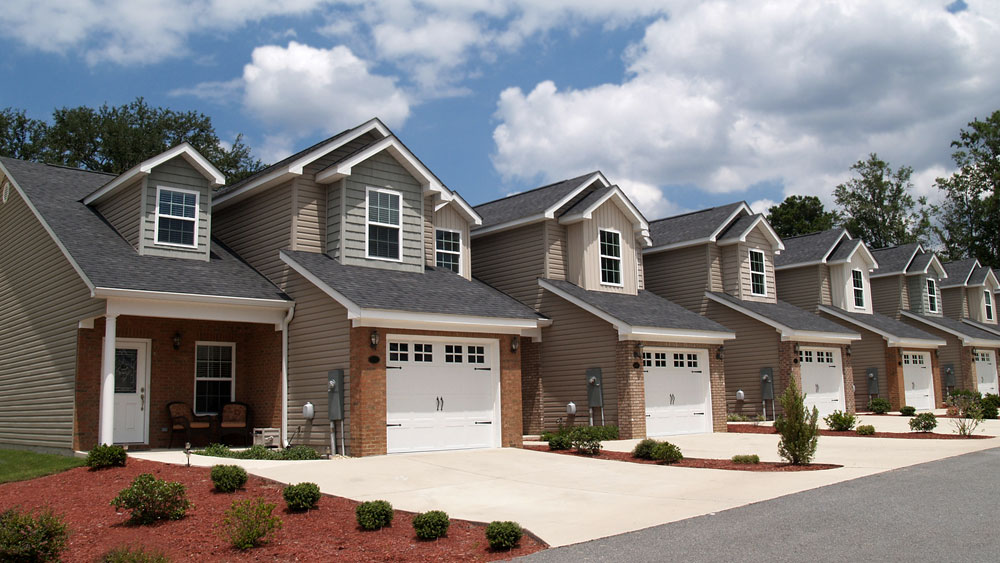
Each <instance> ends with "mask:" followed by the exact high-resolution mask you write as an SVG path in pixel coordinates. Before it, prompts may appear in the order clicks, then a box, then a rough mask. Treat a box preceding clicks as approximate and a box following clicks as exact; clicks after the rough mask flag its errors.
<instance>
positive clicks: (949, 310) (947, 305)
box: [941, 287, 969, 319]
mask: <svg viewBox="0 0 1000 563" xmlns="http://www.w3.org/2000/svg"><path fill="white" fill-rule="evenodd" d="M941 297H942V299H943V301H944V303H943V305H944V314H945V316H946V317H951V318H953V319H961V318H963V317H968V316H969V304H968V302H967V301H966V299H965V288H964V287H950V288H948V289H942V290H941Z"/></svg>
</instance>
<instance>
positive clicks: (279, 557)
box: [0, 458, 546, 562]
mask: <svg viewBox="0 0 1000 563" xmlns="http://www.w3.org/2000/svg"><path fill="white" fill-rule="evenodd" d="M140 473H152V474H153V475H155V476H156V477H157V478H159V479H167V480H169V481H180V482H181V483H184V485H186V486H187V495H188V499H189V500H191V502H193V503H194V507H193V508H191V509H189V510H188V513H187V516H186V517H184V518H183V519H181V520H176V521H170V522H159V523H157V524H153V525H150V526H129V525H126V524H125V521H126V520H127V519H128V516H127V514H117V513H116V512H115V509H114V508H113V507H112V506H110V505H109V504H108V503H109V502H110V501H111V499H112V498H114V497H115V496H116V495H117V494H118V492H119V491H121V490H122V489H124V488H125V487H127V486H128V485H129V484H130V483H131V482H132V480H133V479H134V478H135V477H136V476H137V475H139V474H140ZM282 488H283V486H282V485H281V484H279V483H275V482H273V481H269V480H266V479H262V478H259V477H254V476H250V479H249V480H248V481H247V484H246V486H245V487H244V489H242V490H240V491H237V492H236V493H232V494H222V493H215V492H213V486H212V480H211V479H210V478H209V469H208V468H206V467H184V466H179V465H167V464H162V463H156V462H152V461H145V460H140V459H133V458H129V460H128V466H127V467H121V468H114V469H105V470H102V471H89V470H87V468H86V467H80V468H77V469H71V470H69V471H66V472H63V473H58V474H56V475H50V476H48V477H40V478H38V479H32V480H30V481H21V482H17V483H6V484H3V485H0V510H3V509H7V508H9V507H12V506H21V507H22V508H26V509H32V508H43V507H52V509H53V510H54V511H55V512H56V513H57V514H60V515H62V516H63V517H64V518H65V520H66V522H67V523H68V524H69V529H70V536H69V547H68V549H67V550H66V551H65V552H64V553H63V560H64V561H86V562H92V561H95V560H96V559H97V558H98V557H100V556H101V555H103V554H104V553H105V552H107V551H108V550H110V549H112V548H114V547H118V546H121V545H134V546H143V547H146V548H147V549H157V550H160V551H163V552H165V553H166V554H167V555H168V556H169V557H170V558H171V559H172V560H174V561H396V562H410V561H413V562H416V561H494V560H500V559H504V560H505V559H512V558H514V557H519V556H522V555H528V554H530V553H534V552H536V551H540V550H542V549H545V548H546V545H545V544H544V543H543V542H541V541H540V540H538V539H536V538H534V537H533V536H531V535H530V534H525V536H524V537H523V538H522V539H521V545H520V547H518V548H517V549H514V550H512V551H504V552H491V551H490V549H489V546H488V545H487V543H486V537H485V534H484V529H485V527H486V526H485V524H479V523H475V522H468V521H465V520H452V521H451V527H450V528H448V536H447V537H446V538H441V539H439V540H436V541H421V540H418V539H417V538H416V536H415V535H414V533H413V525H412V521H413V516H414V514H412V513H409V512H403V511H398V510H397V511H396V515H395V518H394V519H393V521H392V526H391V527H389V528H385V529H382V530H379V531H374V532H366V531H362V530H361V529H359V528H358V526H357V521H356V520H355V517H354V508H355V507H356V506H357V505H358V503H357V502H354V501H352V500H348V499H345V498H340V497H333V496H327V495H324V496H323V498H322V499H321V500H320V501H319V507H318V508H316V509H313V510H310V511H309V512H306V513H290V512H287V509H286V508H285V501H284V500H283V499H282V497H281V490H282ZM256 497H263V498H264V499H266V500H267V501H268V502H271V503H274V504H276V505H277V508H275V510H274V514H275V515H277V516H278V517H279V518H281V520H282V521H283V524H284V525H283V527H282V528H281V529H280V530H278V531H277V532H276V533H274V534H273V535H272V539H271V541H270V542H269V543H268V544H265V545H264V546H262V547H257V548H253V549H250V550H248V551H245V552H241V551H239V550H236V549H234V548H232V547H230V545H229V543H228V541H227V540H225V539H224V538H222V537H221V536H219V535H218V532H217V530H216V529H215V524H216V523H218V522H221V521H222V515H223V513H224V512H225V511H226V509H227V508H229V506H230V504H231V503H232V502H233V500H235V499H250V498H256Z"/></svg>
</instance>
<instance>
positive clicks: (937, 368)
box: [930, 350, 944, 409]
mask: <svg viewBox="0 0 1000 563" xmlns="http://www.w3.org/2000/svg"><path fill="white" fill-rule="evenodd" d="M930 353H931V369H932V370H933V371H932V372H931V378H932V380H933V382H934V403H935V406H936V407H938V408H942V409H943V408H944V382H943V381H942V376H941V362H940V360H939V359H938V354H937V350H930Z"/></svg>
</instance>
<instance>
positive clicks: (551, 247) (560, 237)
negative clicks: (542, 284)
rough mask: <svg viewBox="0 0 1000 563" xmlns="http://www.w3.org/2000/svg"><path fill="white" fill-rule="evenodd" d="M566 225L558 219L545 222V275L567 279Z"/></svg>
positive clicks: (555, 278)
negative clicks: (561, 223) (557, 220)
mask: <svg viewBox="0 0 1000 563" xmlns="http://www.w3.org/2000/svg"><path fill="white" fill-rule="evenodd" d="M566 236H567V235H566V226H565V225H560V224H559V223H557V222H556V221H546V222H545V261H546V262H545V277H547V278H551V279H554V280H564V279H566V262H567V258H566V253H567V252H568V248H567V247H568V245H567V242H566Z"/></svg>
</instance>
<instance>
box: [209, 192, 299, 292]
mask: <svg viewBox="0 0 1000 563" xmlns="http://www.w3.org/2000/svg"><path fill="white" fill-rule="evenodd" d="M291 186H292V182H291V181H290V182H288V183H286V184H284V185H281V186H278V187H274V188H271V189H269V190H267V191H264V192H263V193H259V194H257V195H254V196H252V197H249V198H247V199H245V200H243V201H240V202H239V203H235V204H233V205H230V206H229V207H226V208H225V209H223V210H221V211H219V212H217V213H216V214H215V226H214V231H215V236H217V237H219V240H221V241H222V242H223V243H225V244H226V245H227V246H229V247H230V248H232V249H233V250H234V251H235V252H236V253H237V254H239V255H240V257H241V258H243V259H244V260H246V261H247V262H248V263H249V264H250V265H251V266H253V267H254V268H257V269H258V270H259V271H260V272H262V273H263V274H264V275H265V276H267V277H268V278H270V279H271V281H273V282H274V283H276V284H277V285H278V286H279V287H284V284H285V272H286V270H287V268H286V266H285V264H284V263H283V262H282V261H281V258H280V257H279V256H278V251H279V250H281V249H283V248H289V247H290V246H291V233H292V206H291V203H292V199H291V193H292V187H291Z"/></svg>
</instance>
